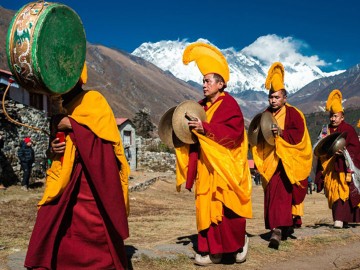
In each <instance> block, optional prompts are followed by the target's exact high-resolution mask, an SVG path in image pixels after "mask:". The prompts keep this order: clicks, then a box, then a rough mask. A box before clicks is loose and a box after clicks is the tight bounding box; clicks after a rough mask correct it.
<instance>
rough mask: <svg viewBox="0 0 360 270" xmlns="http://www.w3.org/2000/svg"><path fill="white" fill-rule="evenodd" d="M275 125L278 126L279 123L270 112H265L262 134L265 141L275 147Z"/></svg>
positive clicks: (262, 118)
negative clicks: (273, 129)
mask: <svg viewBox="0 0 360 270" xmlns="http://www.w3.org/2000/svg"><path fill="white" fill-rule="evenodd" d="M274 125H276V126H277V125H278V123H277V121H276V119H275V118H274V116H273V115H272V113H271V112H268V111H265V112H263V113H262V115H261V120H260V127H261V132H262V134H263V136H264V139H265V141H266V142H267V143H268V144H270V145H275V137H274V133H273V132H272V130H271V129H272V128H273V126H274Z"/></svg>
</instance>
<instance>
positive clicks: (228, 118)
mask: <svg viewBox="0 0 360 270" xmlns="http://www.w3.org/2000/svg"><path fill="white" fill-rule="evenodd" d="M220 100H222V102H221V104H220V106H219V107H218V108H217V110H216V111H215V113H214V114H213V117H212V119H211V121H210V122H209V123H207V122H203V127H204V131H205V135H206V136H207V137H209V138H211V139H213V140H214V141H216V142H217V143H219V144H220V145H222V146H224V147H227V148H230V149H233V148H236V147H238V146H239V145H240V144H241V143H242V142H243V140H244V118H243V115H242V112H241V109H240V107H239V105H238V104H237V102H236V100H235V99H234V98H233V97H232V96H230V95H229V94H228V93H226V92H225V96H220V97H219V98H218V99H217V100H216V101H215V103H216V102H219V101H220ZM199 103H200V105H202V106H203V108H204V110H205V111H207V110H208V109H209V108H208V107H207V106H206V99H203V100H201V101H200V102H199ZM215 103H214V104H215ZM198 147H199V145H198V144H195V145H191V147H190V155H189V169H188V175H187V183H186V188H188V189H191V187H192V185H193V182H194V180H195V177H196V173H197V171H196V166H197V165H196V164H197V159H198ZM223 213H224V215H223V218H222V221H221V222H220V223H219V224H218V225H216V224H211V225H210V227H209V228H208V229H206V230H203V231H201V232H199V234H198V251H199V252H204V253H208V252H209V253H211V254H219V253H221V254H222V253H231V252H236V251H238V250H240V249H241V248H242V247H243V246H244V244H245V233H246V231H245V228H246V219H245V218H244V217H240V216H238V215H236V214H235V213H234V212H232V211H231V210H230V209H228V208H226V207H225V206H224V207H223Z"/></svg>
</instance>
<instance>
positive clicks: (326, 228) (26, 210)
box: [0, 178, 360, 270]
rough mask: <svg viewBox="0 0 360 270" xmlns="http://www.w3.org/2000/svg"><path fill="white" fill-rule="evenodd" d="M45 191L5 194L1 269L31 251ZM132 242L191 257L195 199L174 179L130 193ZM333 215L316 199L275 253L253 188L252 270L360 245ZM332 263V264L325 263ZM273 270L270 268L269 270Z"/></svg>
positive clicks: (177, 262) (186, 265) (173, 259)
mask: <svg viewBox="0 0 360 270" xmlns="http://www.w3.org/2000/svg"><path fill="white" fill-rule="evenodd" d="M42 192H43V188H38V189H35V190H31V191H29V192H26V191H23V190H21V189H20V188H19V187H17V186H14V187H10V188H9V189H8V190H7V191H5V192H1V193H0V214H1V219H0V228H1V234H0V245H3V246H5V247H6V248H5V249H4V250H0V265H1V264H2V263H4V262H5V261H6V260H7V256H8V255H9V254H11V253H14V252H16V251H25V250H26V248H27V243H28V240H29V237H30V234H31V230H32V227H33V224H34V222H35V215H36V203H37V201H38V200H39V199H40V198H41V195H42ZM130 204H131V213H130V216H129V226H130V237H129V238H128V239H127V240H126V241H125V244H126V246H128V247H131V248H133V249H134V250H135V249H137V250H156V249H157V248H158V247H159V246H161V245H184V246H188V247H189V250H190V252H194V251H193V249H192V248H191V247H192V245H191V242H192V241H194V239H196V237H195V236H196V234H197V232H196V224H195V205H194V194H193V193H190V192H189V191H187V190H182V191H181V192H180V193H178V192H176V191H175V183H174V179H173V178H172V179H167V180H166V181H158V182H156V183H155V184H153V185H152V186H151V187H150V188H148V189H147V190H145V191H141V192H131V193H130ZM331 224H332V217H331V210H330V209H328V207H327V201H326V199H325V197H324V195H323V194H316V193H313V194H312V195H308V196H307V197H306V199H305V216H304V217H303V227H302V228H301V229H299V230H296V232H295V236H296V237H297V239H290V240H288V241H284V242H282V243H281V246H280V249H279V250H273V249H269V248H268V247H267V245H268V242H267V240H266V235H267V230H265V229H264V221H263V191H262V188H261V187H260V186H254V188H253V218H252V219H250V220H248V221H247V233H248V235H249V236H250V248H249V254H248V259H247V261H246V263H245V264H243V265H242V266H243V267H246V269H267V267H268V266H269V265H272V264H274V263H275V262H281V261H282V262H285V263H286V261H289V263H291V262H292V261H293V262H294V261H295V260H296V259H297V258H299V256H300V257H301V256H303V257H304V256H315V255H316V254H319V251H320V250H324V248H326V249H329V248H331V249H335V248H337V247H343V248H344V247H346V246H347V245H348V244H350V243H354V242H356V241H359V239H360V227H354V228H351V229H347V230H345V229H344V230H334V229H332V228H331ZM324 259H326V258H324ZM130 268H132V269H140V270H142V269H146V270H149V269H159V270H162V269H196V268H197V267H195V266H194V265H193V262H192V260H191V259H189V258H188V256H186V255H183V254H180V253H179V254H178V255H176V256H168V257H159V256H158V257H152V256H146V255H140V256H133V257H132V259H131V261H130ZM225 268H226V269H238V268H239V265H236V264H233V263H231V262H229V263H226V262H225V264H222V265H216V266H212V267H211V268H210V269H225ZM269 269H270V268H269Z"/></svg>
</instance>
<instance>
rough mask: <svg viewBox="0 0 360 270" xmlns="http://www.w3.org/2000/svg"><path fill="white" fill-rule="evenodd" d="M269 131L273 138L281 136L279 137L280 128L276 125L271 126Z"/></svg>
mask: <svg viewBox="0 0 360 270" xmlns="http://www.w3.org/2000/svg"><path fill="white" fill-rule="evenodd" d="M271 131H272V133H273V134H274V137H276V136H281V135H282V130H281V128H280V127H279V126H278V125H276V124H272V125H271Z"/></svg>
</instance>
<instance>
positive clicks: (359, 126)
mask: <svg viewBox="0 0 360 270" xmlns="http://www.w3.org/2000/svg"><path fill="white" fill-rule="evenodd" d="M357 126H358V128H360V120H359V122H358V124H357Z"/></svg>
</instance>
